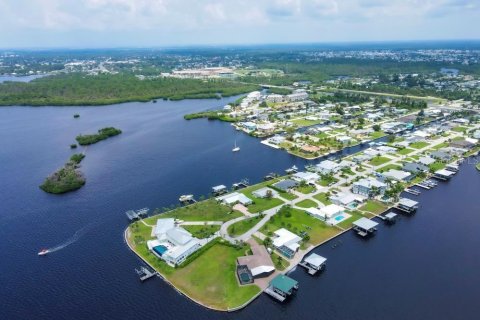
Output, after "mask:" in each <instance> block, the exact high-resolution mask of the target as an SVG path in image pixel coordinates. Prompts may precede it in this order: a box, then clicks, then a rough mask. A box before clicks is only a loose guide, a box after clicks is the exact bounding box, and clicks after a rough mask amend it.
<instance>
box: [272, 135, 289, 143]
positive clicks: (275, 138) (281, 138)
mask: <svg viewBox="0 0 480 320" xmlns="http://www.w3.org/2000/svg"><path fill="white" fill-rule="evenodd" d="M285 140H286V138H285V137H284V136H280V135H276V136H273V137H271V138H270V139H268V142H269V143H273V144H280V143H283V142H285Z"/></svg>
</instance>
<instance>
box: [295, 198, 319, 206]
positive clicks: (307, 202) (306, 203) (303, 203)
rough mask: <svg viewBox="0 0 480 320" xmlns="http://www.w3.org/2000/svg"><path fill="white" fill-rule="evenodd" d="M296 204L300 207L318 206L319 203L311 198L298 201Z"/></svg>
mask: <svg viewBox="0 0 480 320" xmlns="http://www.w3.org/2000/svg"><path fill="white" fill-rule="evenodd" d="M296 206H297V207H300V208H316V207H318V204H317V203H316V202H315V201H312V200H310V199H305V200H302V201H300V202H299V203H297V204H296Z"/></svg>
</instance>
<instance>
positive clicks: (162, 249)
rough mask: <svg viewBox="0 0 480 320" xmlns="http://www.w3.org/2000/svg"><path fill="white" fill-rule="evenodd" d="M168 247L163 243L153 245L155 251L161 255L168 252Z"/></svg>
mask: <svg viewBox="0 0 480 320" xmlns="http://www.w3.org/2000/svg"><path fill="white" fill-rule="evenodd" d="M167 250H168V248H167V247H165V246H162V245H159V246H156V247H153V251H155V252H156V253H158V254H159V255H160V256H162V255H163V254H164V253H165V252H167Z"/></svg>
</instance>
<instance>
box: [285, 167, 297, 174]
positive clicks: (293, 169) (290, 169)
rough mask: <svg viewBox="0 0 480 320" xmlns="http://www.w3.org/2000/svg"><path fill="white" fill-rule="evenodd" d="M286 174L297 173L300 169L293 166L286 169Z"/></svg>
mask: <svg viewBox="0 0 480 320" xmlns="http://www.w3.org/2000/svg"><path fill="white" fill-rule="evenodd" d="M285 172H286V173H288V174H292V173H297V172H298V168H297V166H292V167H291V168H288V169H286V170H285Z"/></svg>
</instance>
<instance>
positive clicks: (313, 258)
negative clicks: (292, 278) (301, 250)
mask: <svg viewBox="0 0 480 320" xmlns="http://www.w3.org/2000/svg"><path fill="white" fill-rule="evenodd" d="M326 261H327V258H324V257H322V256H319V255H318V254H316V253H312V254H311V255H309V256H308V257H306V258H305V259H304V260H303V261H302V262H300V263H299V264H298V265H300V266H302V267H304V268H305V269H307V271H308V274H309V275H312V276H313V275H315V274H316V273H317V272H318V271H321V270H323V269H324V268H325V262H326Z"/></svg>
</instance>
